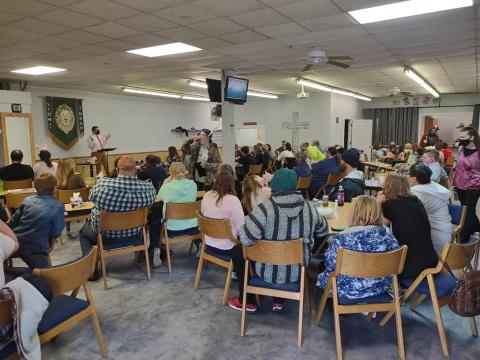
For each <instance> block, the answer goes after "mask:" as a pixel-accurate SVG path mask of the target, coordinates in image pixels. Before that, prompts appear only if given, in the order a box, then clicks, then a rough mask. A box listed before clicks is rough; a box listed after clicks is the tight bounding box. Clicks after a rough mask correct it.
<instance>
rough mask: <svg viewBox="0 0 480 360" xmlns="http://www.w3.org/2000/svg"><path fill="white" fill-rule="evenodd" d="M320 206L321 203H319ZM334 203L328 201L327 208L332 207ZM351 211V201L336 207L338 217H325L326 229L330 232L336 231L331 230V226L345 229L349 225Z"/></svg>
mask: <svg viewBox="0 0 480 360" xmlns="http://www.w3.org/2000/svg"><path fill="white" fill-rule="evenodd" d="M320 206H321V205H320ZM334 206H335V203H334V202H333V201H330V202H329V203H328V207H329V208H333V207H334ZM351 211H352V203H347V202H346V203H345V204H344V205H343V206H339V207H338V218H336V219H327V223H328V229H329V232H330V233H335V232H338V231H336V230H332V228H336V229H338V228H340V229H346V228H348V227H349V225H350V213H351Z"/></svg>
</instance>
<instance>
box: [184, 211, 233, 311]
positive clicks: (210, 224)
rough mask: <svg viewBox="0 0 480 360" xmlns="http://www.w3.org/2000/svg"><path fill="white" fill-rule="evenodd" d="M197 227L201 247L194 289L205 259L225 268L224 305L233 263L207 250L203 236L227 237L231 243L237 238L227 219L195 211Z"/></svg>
mask: <svg viewBox="0 0 480 360" xmlns="http://www.w3.org/2000/svg"><path fill="white" fill-rule="evenodd" d="M197 219H198V228H199V229H200V232H201V233H202V247H201V249H200V258H199V259H198V267H197V274H196V275H195V284H194V285H193V288H194V289H198V287H199V285H200V277H201V276H202V268H203V264H204V263H205V262H207V261H209V262H212V263H214V264H216V265H218V266H221V267H223V268H225V269H227V270H228V271H227V278H226V280H225V288H224V290H223V298H222V304H223V305H225V304H226V303H227V300H228V293H229V292H230V284H231V282H232V272H233V263H232V259H231V258H230V257H226V256H218V255H216V254H212V253H209V252H208V251H207V246H206V245H207V244H206V243H205V236H210V237H212V238H214V239H229V240H230V241H231V242H232V243H233V244H236V243H237V242H238V240H237V239H236V238H235V237H234V236H233V234H232V228H231V225H230V220H228V219H210V218H207V217H205V216H203V215H202V214H201V213H200V212H198V213H197Z"/></svg>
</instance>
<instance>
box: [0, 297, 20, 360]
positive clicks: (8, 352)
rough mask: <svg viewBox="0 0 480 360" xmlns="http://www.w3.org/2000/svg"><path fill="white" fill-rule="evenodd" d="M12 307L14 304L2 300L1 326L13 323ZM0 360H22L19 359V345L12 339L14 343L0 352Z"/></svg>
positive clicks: (0, 304) (0, 307) (0, 311)
mask: <svg viewBox="0 0 480 360" xmlns="http://www.w3.org/2000/svg"><path fill="white" fill-rule="evenodd" d="M11 306H12V303H11V302H10V301H7V300H1V301H0V326H4V325H7V324H8V323H9V322H10V321H12V314H11V310H10V307H11ZM0 359H3V360H18V359H20V358H19V357H18V353H17V344H16V343H15V341H14V340H13V338H12V341H10V343H9V344H8V345H7V346H6V347H4V348H3V349H2V350H0Z"/></svg>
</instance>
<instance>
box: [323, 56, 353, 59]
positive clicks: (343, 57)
mask: <svg viewBox="0 0 480 360" xmlns="http://www.w3.org/2000/svg"><path fill="white" fill-rule="evenodd" d="M328 60H355V59H354V58H353V57H351V56H343V55H341V56H328Z"/></svg>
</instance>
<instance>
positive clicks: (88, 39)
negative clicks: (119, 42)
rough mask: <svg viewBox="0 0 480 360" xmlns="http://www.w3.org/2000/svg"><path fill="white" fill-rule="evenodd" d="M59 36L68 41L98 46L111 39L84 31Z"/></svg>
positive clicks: (74, 31)
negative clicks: (97, 44)
mask: <svg viewBox="0 0 480 360" xmlns="http://www.w3.org/2000/svg"><path fill="white" fill-rule="evenodd" d="M57 36H58V37H60V38H63V39H66V40H73V41H79V42H83V43H87V44H96V43H99V42H102V41H107V40H109V39H110V38H108V37H106V36H102V35H99V34H93V33H91V32H88V31H83V30H73V31H69V32H66V33H63V34H58V35H57Z"/></svg>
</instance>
